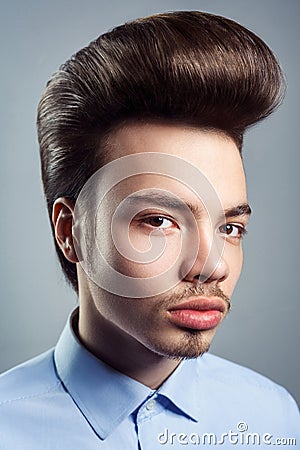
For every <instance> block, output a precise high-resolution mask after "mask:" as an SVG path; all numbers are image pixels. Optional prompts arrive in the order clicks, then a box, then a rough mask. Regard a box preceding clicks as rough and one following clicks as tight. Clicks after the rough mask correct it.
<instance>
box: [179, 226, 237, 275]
mask: <svg viewBox="0 0 300 450" xmlns="http://www.w3.org/2000/svg"><path fill="white" fill-rule="evenodd" d="M198 236H199V242H198V252H197V253H196V256H194V258H193V260H192V259H191V257H190V252H188V251H187V253H188V254H186V255H184V262H183V264H182V277H181V278H182V279H183V280H184V281H189V282H190V283H197V284H198V283H199V282H201V283H204V282H215V283H219V282H221V281H224V280H225V279H226V278H227V277H228V275H229V267H228V264H227V263H226V261H225V260H224V257H223V253H224V246H225V240H224V239H223V238H222V237H220V236H218V235H217V234H216V233H215V232H214V231H213V230H212V229H211V227H210V226H200V227H199V235H198ZM190 245H193V243H192V242H191V243H190ZM194 255H195V253H194Z"/></svg>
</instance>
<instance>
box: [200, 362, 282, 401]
mask: <svg viewBox="0 0 300 450" xmlns="http://www.w3.org/2000/svg"><path fill="white" fill-rule="evenodd" d="M199 363H200V364H201V367H202V370H203V368H204V367H205V368H206V369H207V370H208V371H209V374H210V377H211V379H212V380H214V381H215V382H218V383H221V384H222V385H224V386H225V385H226V387H227V389H228V388H230V387H232V388H233V389H235V390H239V391H240V392H242V391H245V392H248V393H249V391H252V390H253V391H255V390H257V391H260V392H263V391H264V392H265V393H266V394H267V393H269V394H270V395H273V394H274V393H276V394H277V395H279V396H283V397H285V396H287V395H288V396H289V395H290V394H289V393H288V391H287V390H286V389H285V388H284V387H283V386H281V385H279V384H277V383H276V382H274V381H272V380H271V379H270V378H268V377H266V376H264V375H262V374H260V373H258V372H256V371H255V370H252V369H249V368H248V367H245V366H242V365H240V364H237V363H235V362H232V361H229V360H227V359H224V358H221V357H219V356H216V355H213V354H211V353H207V354H205V355H203V357H202V361H199Z"/></svg>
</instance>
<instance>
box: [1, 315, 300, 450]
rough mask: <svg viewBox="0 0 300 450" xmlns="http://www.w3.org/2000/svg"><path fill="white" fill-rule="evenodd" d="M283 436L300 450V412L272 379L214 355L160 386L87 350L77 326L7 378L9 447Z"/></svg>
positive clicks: (255, 441) (85, 449)
mask: <svg viewBox="0 0 300 450" xmlns="http://www.w3.org/2000/svg"><path fill="white" fill-rule="evenodd" d="M75 319H76V316H75ZM276 439H280V440H281V441H280V443H281V446H282V445H284V444H283V442H285V443H286V442H288V441H287V440H288V439H293V441H289V442H290V444H292V445H287V444H285V446H284V448H298V449H299V448H300V418H299V411H298V408H297V406H296V404H295V402H294V400H293V399H292V397H291V396H290V395H289V394H288V393H287V391H286V390H285V389H284V388H282V387H280V386H278V385H276V384H275V383H273V382H271V381H270V380H268V379H266V378H265V377H263V376H261V375H258V374H257V373H255V372H253V371H251V370H249V369H246V368H243V367H241V366H238V365H236V364H233V363H231V362H228V361H225V360H223V359H221V358H218V357H216V356H213V355H210V354H205V355H204V356H203V357H200V358H198V359H195V360H187V361H183V362H182V363H181V364H180V365H179V367H178V368H177V369H176V370H175V372H174V373H173V374H172V375H171V376H170V377H169V378H168V380H167V381H166V382H165V383H164V384H163V385H162V386H161V387H160V388H159V389H157V390H152V389H150V388H149V387H147V386H145V385H143V384H141V383H139V382H137V381H135V380H133V379H131V378H129V377H127V376H125V375H123V374H121V373H120V372H117V371H116V370H114V369H112V368H111V367H110V366H108V365H106V364H105V363H103V362H102V361H100V360H99V359H97V358H96V357H95V356H93V355H92V354H91V353H90V352H89V351H87V350H86V349H85V347H83V346H82V344H81V343H80V342H79V341H78V340H77V338H76V336H75V334H74V332H73V331H72V327H71V325H70V321H68V323H67V325H66V327H65V329H64V331H63V333H62V335H61V337H60V339H59V341H58V344H57V346H56V348H55V349H54V350H50V351H48V352H46V353H44V354H42V355H40V356H38V357H36V358H34V359H32V360H31V361H28V362H26V363H24V364H22V365H20V366H18V367H16V368H14V369H12V370H10V371H8V372H6V373H5V374H3V375H1V377H0V449H1V450H96V449H97V450H99V449H103V450H104V449H105V450H108V449H109V450H129V449H130V450H159V449H161V450H163V449H164V448H168V449H177V450H178V449H185V448H191V449H195V448H203V447H204V448H220V449H224V450H229V449H230V448H232V449H246V448H258V449H261V448H269V449H270V448H276V445H278V442H279V441H276ZM284 439H285V440H286V441H283V440H284ZM295 441H296V444H295ZM247 442H248V443H247ZM259 444H260V445H259ZM270 446H271V447H270Z"/></svg>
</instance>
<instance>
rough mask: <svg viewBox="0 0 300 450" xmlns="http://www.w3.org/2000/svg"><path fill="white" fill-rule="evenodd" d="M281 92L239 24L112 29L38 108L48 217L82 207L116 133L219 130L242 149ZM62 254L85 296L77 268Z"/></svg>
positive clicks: (64, 72)
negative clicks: (163, 128) (148, 128)
mask: <svg viewBox="0 0 300 450" xmlns="http://www.w3.org/2000/svg"><path fill="white" fill-rule="evenodd" d="M283 93H284V78H283V75H282V71H281V69H280V66H279V64H278V62H277V60H276V57H275V56H274V54H273V53H272V51H271V50H270V49H269V48H268V46H267V45H266V44H265V43H264V42H263V41H262V40H261V39H260V38H259V37H258V36H256V35H255V34H254V33H252V32H251V31H249V30H247V29H246V28H244V27H242V26H241V25H239V24H238V23H236V22H234V21H232V20H229V19H226V18H224V17H220V16H215V15H212V14H208V13H203V12H199V11H179V12H173V13H165V14H157V15H154V16H150V17H146V18H142V19H138V20H135V21H132V22H129V23H125V24H124V25H122V26H118V27H116V28H114V29H113V30H112V31H110V32H108V33H105V34H103V35H101V36H100V37H99V38H98V39H96V40H95V41H93V42H91V43H90V44H89V45H88V46H87V47H85V48H83V49H82V50H80V51H79V52H78V53H76V54H75V55H74V56H72V57H71V58H70V59H69V60H68V61H67V62H66V63H65V64H63V65H62V66H61V67H60V69H59V71H58V72H57V73H56V74H55V75H54V76H53V77H52V78H51V79H50V81H49V82H48V84H47V87H46V89H45V91H44V93H43V95H42V98H41V101H40V103H39V108H38V118H37V125H38V138H39V144H40V153H41V165H42V178H43V184H44V190H45V196H46V199H47V204H48V211H49V215H50V217H51V214H52V207H53V203H54V201H55V200H56V199H57V198H58V197H68V198H70V199H71V200H72V201H74V202H75V200H76V198H77V196H78V194H79V192H80V190H81V189H82V187H83V186H84V184H85V183H86V181H87V180H88V179H89V177H90V176H91V175H92V173H93V172H95V171H96V170H97V169H98V168H99V167H100V166H101V164H103V160H104V156H105V145H104V140H103V137H105V136H107V135H108V134H109V132H110V131H112V130H113V129H114V127H115V126H116V125H118V124H120V123H122V122H124V121H126V120H128V119H139V120H140V119H142V120H147V119H151V120H164V121H168V122H174V123H177V122H178V123H184V124H189V125H193V126H197V127H203V128H213V129H217V130H221V131H223V132H225V133H227V134H228V135H229V136H231V137H232V138H233V139H234V140H235V142H236V143H237V145H238V147H239V148H240V150H241V147H242V139H243V133H244V131H245V130H246V129H247V128H248V127H249V126H251V125H253V124H255V123H257V122H258V121H260V120H262V119H263V118H265V117H266V116H268V115H269V114H270V113H271V112H272V111H273V110H274V109H275V108H276V107H277V106H278V104H279V103H280V101H281V99H282V97H283ZM99 149H100V155H101V152H102V154H103V158H102V160H101V156H100V161H99ZM96 154H97V155H98V157H97V158H98V159H97V160H96ZM52 229H53V227H52ZM56 248H57V252H58V256H59V259H60V263H61V265H62V268H63V271H64V273H65V275H66V277H67V279H68V280H69V282H70V283H71V284H72V286H73V287H74V289H75V290H78V282H77V274H76V265H75V264H73V263H71V262H69V261H68V260H67V259H65V257H64V256H63V254H62V253H61V252H60V250H59V247H58V246H57V244H56Z"/></svg>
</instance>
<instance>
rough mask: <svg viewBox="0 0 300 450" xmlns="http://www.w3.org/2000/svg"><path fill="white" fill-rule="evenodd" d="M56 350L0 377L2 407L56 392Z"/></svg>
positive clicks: (0, 403)
mask: <svg viewBox="0 0 300 450" xmlns="http://www.w3.org/2000/svg"><path fill="white" fill-rule="evenodd" d="M53 353H54V350H53V349H51V350H48V351H47V352H45V353H42V354H41V355H38V356H36V357H35V358H32V359H30V360H28V361H26V362H24V363H22V364H19V365H18V366H16V367H13V368H12V369H10V370H8V371H7V372H4V373H3V374H1V375H0V405H3V404H6V403H10V402H13V401H14V400H25V399H30V398H33V397H38V396H39V395H43V394H45V393H47V392H51V391H53V390H55V389H56V388H57V387H58V385H59V384H60V381H59V380H58V378H57V376H56V373H55V367H54V362H53Z"/></svg>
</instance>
